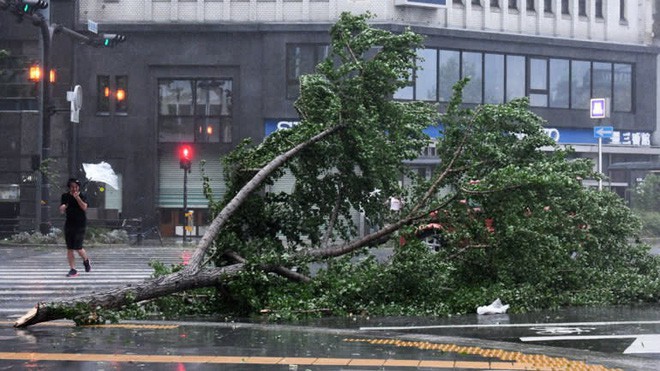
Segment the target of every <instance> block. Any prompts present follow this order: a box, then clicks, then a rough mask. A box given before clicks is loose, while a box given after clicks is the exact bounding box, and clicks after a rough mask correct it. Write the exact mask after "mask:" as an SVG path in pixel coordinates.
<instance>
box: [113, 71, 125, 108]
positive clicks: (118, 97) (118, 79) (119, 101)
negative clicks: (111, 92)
mask: <svg viewBox="0 0 660 371" xmlns="http://www.w3.org/2000/svg"><path fill="white" fill-rule="evenodd" d="M127 92H128V76H115V112H117V113H126V112H128V93H127Z"/></svg>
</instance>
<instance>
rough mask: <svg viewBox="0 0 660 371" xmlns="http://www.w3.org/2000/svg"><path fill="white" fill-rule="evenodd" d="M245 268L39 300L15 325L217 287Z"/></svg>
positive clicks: (180, 275) (207, 271)
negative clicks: (45, 300) (46, 300)
mask: <svg viewBox="0 0 660 371" xmlns="http://www.w3.org/2000/svg"><path fill="white" fill-rule="evenodd" d="M242 269H243V264H234V265H230V266H226V267H222V268H215V269H203V270H200V271H198V272H197V273H196V274H194V275H190V274H187V273H186V272H185V271H180V272H176V273H172V274H169V275H167V276H162V277H158V278H152V279H148V280H145V281H144V282H141V283H139V284H136V285H129V286H125V287H121V288H117V289H114V290H110V291H106V292H103V293H98V294H89V295H84V296H79V297H76V298H72V299H70V300H62V301H56V302H51V303H39V304H37V305H36V306H35V307H34V308H33V309H31V310H30V311H28V313H26V314H25V315H23V316H22V317H21V318H19V319H18V320H17V321H16V323H14V327H27V326H31V325H34V324H37V323H40V322H46V321H54V320H58V319H63V318H66V317H67V316H66V313H67V311H71V310H75V309H76V308H78V307H79V306H81V305H82V306H86V307H88V308H90V310H91V311H93V310H94V308H99V307H100V308H103V309H119V308H121V307H122V306H125V305H127V304H130V303H138V302H141V301H145V300H150V299H154V298H158V297H161V296H165V295H169V294H173V293H176V292H179V291H184V290H189V289H196V288H203V287H214V286H217V285H219V284H221V283H222V282H223V281H224V280H226V279H227V278H230V277H233V276H235V275H236V274H238V272H240V271H241V270H242Z"/></svg>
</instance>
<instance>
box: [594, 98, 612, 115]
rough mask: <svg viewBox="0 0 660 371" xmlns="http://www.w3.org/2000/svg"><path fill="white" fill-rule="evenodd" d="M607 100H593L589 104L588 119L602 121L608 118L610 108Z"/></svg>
mask: <svg viewBox="0 0 660 371" xmlns="http://www.w3.org/2000/svg"><path fill="white" fill-rule="evenodd" d="M608 101H609V99H607V98H593V99H591V101H590V104H589V117H591V118H592V119H604V118H607V117H610V107H609V104H608Z"/></svg>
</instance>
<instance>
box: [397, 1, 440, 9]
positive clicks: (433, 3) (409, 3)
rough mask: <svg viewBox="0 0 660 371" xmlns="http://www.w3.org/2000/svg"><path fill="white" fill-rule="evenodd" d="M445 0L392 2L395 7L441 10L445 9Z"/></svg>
mask: <svg viewBox="0 0 660 371" xmlns="http://www.w3.org/2000/svg"><path fill="white" fill-rule="evenodd" d="M446 3H447V2H446V0H394V5H396V6H416V7H422V8H441V7H445V6H446V5H447V4H446Z"/></svg>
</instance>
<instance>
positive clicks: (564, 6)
mask: <svg viewBox="0 0 660 371" xmlns="http://www.w3.org/2000/svg"><path fill="white" fill-rule="evenodd" d="M561 14H571V12H570V10H569V9H568V0H561Z"/></svg>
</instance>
